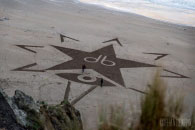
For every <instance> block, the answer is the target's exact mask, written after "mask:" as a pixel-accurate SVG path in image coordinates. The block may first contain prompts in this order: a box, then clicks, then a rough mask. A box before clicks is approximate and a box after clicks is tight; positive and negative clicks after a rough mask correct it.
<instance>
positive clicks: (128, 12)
mask: <svg viewBox="0 0 195 130" xmlns="http://www.w3.org/2000/svg"><path fill="white" fill-rule="evenodd" d="M72 1H73V2H74V3H76V4H83V5H88V6H92V7H97V8H101V9H105V10H109V11H112V12H115V13H116V12H118V13H123V14H127V15H136V16H141V17H144V18H147V19H152V20H155V21H158V22H162V23H165V24H171V25H176V26H183V27H189V28H193V29H195V25H191V24H182V23H177V22H171V21H168V20H161V19H158V18H152V17H149V16H145V15H142V14H139V13H135V12H130V11H125V10H122V9H114V8H111V7H106V6H104V5H99V4H92V3H87V2H81V1H80V0H72Z"/></svg>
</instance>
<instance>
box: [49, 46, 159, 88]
mask: <svg viewBox="0 0 195 130" xmlns="http://www.w3.org/2000/svg"><path fill="white" fill-rule="evenodd" d="M52 46H53V47H54V48H56V49H57V50H59V51H61V52H62V53H64V54H66V55H68V56H70V57H72V60H70V61H66V62H64V63H61V64H58V65H56V66H53V67H51V68H48V69H46V70H68V69H81V68H82V65H85V66H86V69H93V70H94V71H96V72H98V73H100V74H101V75H103V76H105V77H107V78H109V79H110V80H112V81H114V82H116V83H118V84H120V85H122V86H125V84H124V81H123V78H122V75H121V72H120V68H138V67H157V66H155V65H152V64H146V63H141V62H136V61H132V60H126V59H120V58H117V57H116V54H115V51H114V48H113V45H108V46H106V47H103V48H100V49H98V50H95V51H92V52H85V51H81V50H75V49H70V48H65V47H60V46H54V45H52ZM61 77H62V78H65V79H66V76H64V77H63V75H61Z"/></svg>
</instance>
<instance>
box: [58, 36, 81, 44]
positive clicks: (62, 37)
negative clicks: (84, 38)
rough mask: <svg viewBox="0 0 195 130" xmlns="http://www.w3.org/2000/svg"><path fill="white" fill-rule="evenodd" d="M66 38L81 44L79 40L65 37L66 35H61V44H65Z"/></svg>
mask: <svg viewBox="0 0 195 130" xmlns="http://www.w3.org/2000/svg"><path fill="white" fill-rule="evenodd" d="M64 38H68V39H71V40H73V41H77V42H79V40H77V39H75V38H71V37H68V36H65V35H63V34H60V40H61V42H64Z"/></svg>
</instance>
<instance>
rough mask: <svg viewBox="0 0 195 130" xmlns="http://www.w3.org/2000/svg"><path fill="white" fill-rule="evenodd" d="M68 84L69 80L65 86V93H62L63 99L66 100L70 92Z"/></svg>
mask: <svg viewBox="0 0 195 130" xmlns="http://www.w3.org/2000/svg"><path fill="white" fill-rule="evenodd" d="M70 85H71V82H70V81H68V85H67V88H66V91H65V94H64V101H68V98H69V93H70Z"/></svg>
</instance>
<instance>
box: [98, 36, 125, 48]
mask: <svg viewBox="0 0 195 130" xmlns="http://www.w3.org/2000/svg"><path fill="white" fill-rule="evenodd" d="M113 41H116V42H117V43H118V44H119V45H120V46H123V45H122V44H121V42H120V41H119V39H118V38H114V39H111V40H108V41H104V42H102V43H107V42H113Z"/></svg>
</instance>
